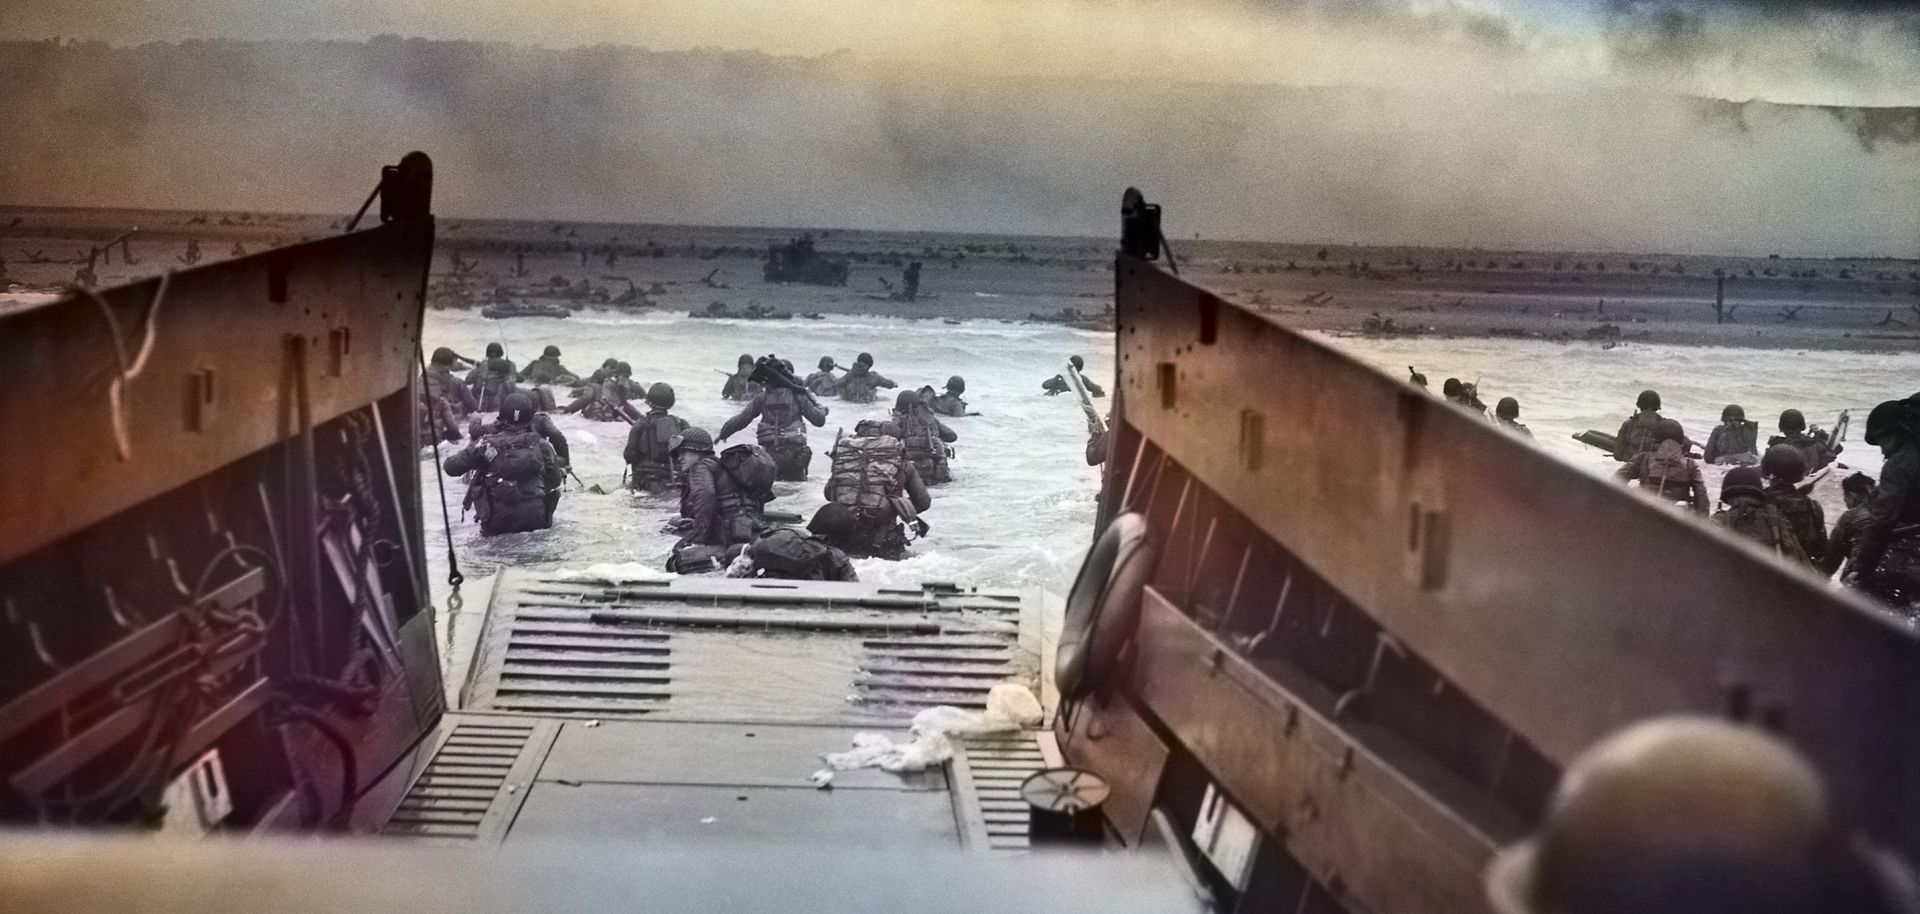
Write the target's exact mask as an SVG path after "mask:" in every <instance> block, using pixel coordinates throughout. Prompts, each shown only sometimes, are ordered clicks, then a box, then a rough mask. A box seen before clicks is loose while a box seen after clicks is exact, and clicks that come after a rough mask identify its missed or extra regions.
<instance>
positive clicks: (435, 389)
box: [420, 365, 480, 421]
mask: <svg viewBox="0 0 1920 914" xmlns="http://www.w3.org/2000/svg"><path fill="white" fill-rule="evenodd" d="M420 380H421V382H422V385H423V386H424V387H425V388H426V393H427V395H428V396H430V397H433V398H434V399H436V400H439V401H440V402H442V403H445V404H447V409H448V410H450V411H451V412H452V413H453V418H454V419H455V420H456V421H457V420H460V419H465V418H466V417H467V414H468V413H471V412H475V411H477V410H478V409H479V408H480V404H479V403H477V402H476V401H475V400H474V399H473V391H472V390H469V389H468V388H467V385H466V384H465V383H462V382H461V380H460V379H459V378H456V377H454V376H453V369H451V368H448V367H447V366H445V365H428V366H427V370H426V373H424V374H422V375H421V376H420Z"/></svg>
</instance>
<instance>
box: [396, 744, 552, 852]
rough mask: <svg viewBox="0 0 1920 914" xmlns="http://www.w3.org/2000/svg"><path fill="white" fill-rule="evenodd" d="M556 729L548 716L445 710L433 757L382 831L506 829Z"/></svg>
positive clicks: (442, 833) (469, 835)
mask: <svg viewBox="0 0 1920 914" xmlns="http://www.w3.org/2000/svg"><path fill="white" fill-rule="evenodd" d="M557 732H558V727H557V726H556V725H555V724H554V723H553V722H551V721H541V720H535V719H531V718H525V719H522V718H513V717H498V716H484V717H468V716H458V717H456V716H453V715H449V716H448V718H447V720H446V721H445V722H443V723H442V724H441V731H440V733H441V736H442V737H443V739H442V741H441V743H440V746H439V748H437V749H436V750H435V751H434V753H433V758H432V760H431V761H429V762H428V763H427V767H426V768H425V769H424V770H422V771H421V772H420V775H419V777H418V778H417V779H416V780H415V781H414V783H413V787H412V788H411V789H409V790H408V791H407V795H406V797H404V798H403V799H401V801H400V805H399V807H398V808H396V809H395V810H394V813H393V815H392V817H390V818H389V819H388V820H387V824H386V825H385V826H384V827H383V828H381V832H380V833H381V834H383V835H394V836H403V837H411V838H441V839H451V840H470V839H475V838H480V837H483V836H485V837H492V838H497V837H499V836H500V835H502V834H505V832H506V828H507V826H508V825H509V824H511V823H512V821H513V814H514V812H515V811H516V810H517V809H518V808H519V805H520V802H521V801H522V800H523V799H524V798H525V795H526V794H525V790H526V787H527V786H528V785H529V784H531V783H532V780H533V774H534V773H535V770H536V769H537V768H538V762H539V757H540V755H541V754H542V753H544V752H545V751H546V748H547V746H549V745H551V744H552V742H553V739H554V735H555V734H556V733H557Z"/></svg>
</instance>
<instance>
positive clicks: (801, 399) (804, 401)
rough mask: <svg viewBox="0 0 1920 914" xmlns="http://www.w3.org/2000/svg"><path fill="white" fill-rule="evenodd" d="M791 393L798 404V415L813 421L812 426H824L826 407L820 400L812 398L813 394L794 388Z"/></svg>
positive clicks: (825, 422)
mask: <svg viewBox="0 0 1920 914" xmlns="http://www.w3.org/2000/svg"><path fill="white" fill-rule="evenodd" d="M793 393H794V402H796V403H797V404H799V406H800V417H801V418H803V419H805V420H807V421H808V422H811V423H813V427H814V428H822V427H825V426H826V424H827V408H826V407H824V406H821V405H820V401H819V400H816V399H814V398H813V394H812V393H810V392H808V391H804V390H796V391H794V392H793Z"/></svg>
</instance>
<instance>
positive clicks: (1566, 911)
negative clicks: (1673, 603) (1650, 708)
mask: <svg viewBox="0 0 1920 914" xmlns="http://www.w3.org/2000/svg"><path fill="white" fill-rule="evenodd" d="M1486 889H1487V897H1488V900H1489V901H1490V902H1491V903H1492V906H1493V909H1494V910H1495V911H1496V912H1498V914H1810V912H1814V911H1821V912H1826V911H1833V912H1840V911H1845V912H1849V914H1896V912H1911V911H1913V910H1914V888H1913V880H1912V876H1911V874H1910V873H1909V872H1907V870H1906V868H1905V866H1904V865H1903V864H1901V863H1900V862H1899V861H1898V858H1896V857H1894V856H1893V855H1891V854H1887V853H1884V852H1881V851H1879V850H1876V849H1874V848H1872V847H1871V846H1869V845H1867V844H1865V843H1864V842H1863V841H1861V840H1860V839H1859V838H1857V837H1855V836H1851V835H1847V834H1845V833H1843V832H1842V831H1841V829H1840V828H1839V826H1838V825H1837V824H1836V822H1835V821H1834V816H1833V813H1832V810H1831V808H1830V806H1829V803H1828V799H1827V791H1826V786H1825V784H1824V783H1822V781H1821V779H1820V775H1819V773H1818V772H1816V771H1815V770H1814V768H1813V766H1812V765H1811V764H1810V763H1809V762H1808V761H1807V760H1806V759H1805V758H1804V757H1802V756H1801V755H1800V754H1799V753H1798V752H1795V751H1794V750H1793V749H1792V748H1791V747H1789V746H1788V745H1787V744H1785V743H1783V742H1781V741H1780V740H1778V739H1776V738H1774V737H1772V736H1770V735H1768V734H1767V733H1765V732H1764V731H1761V730H1759V729H1756V728H1753V727H1749V726H1744V725H1741V724H1735V723H1730V722H1727V721H1723V720H1717V719H1713V718H1706V717H1668V718H1660V719H1656V720H1651V721H1647V722H1644V723H1638V724H1634V725H1633V726H1630V727H1628V728H1626V729H1625V730H1622V731H1620V732H1618V733H1616V734H1614V735H1612V736H1610V737H1607V738H1606V739H1603V740H1601V741H1600V742H1599V743H1597V744H1595V745H1594V746H1593V747H1591V748H1589V749H1587V750H1586V751H1585V752H1583V753H1581V754H1580V755H1579V757H1578V758H1576V759H1574V761H1573V763H1572V764H1571V765H1569V766H1568V767H1567V771H1566V774H1565V775H1564V776H1563V777H1562V778H1561V779H1560V787H1559V789H1558V790H1557V791H1556V792H1555V794H1554V797H1553V801H1552V803H1551V804H1550V805H1549V806H1548V808H1547V813H1546V817H1545V821H1544V823H1543V824H1542V825H1541V828H1540V831H1539V832H1538V833H1537V834H1535V835H1534V836H1532V837H1530V838H1528V839H1526V840H1524V841H1521V842H1519V843H1517V844H1515V845H1513V846H1511V847H1508V848H1506V849H1504V850H1502V851H1500V852H1499V853H1498V854H1497V855H1495V857H1494V859H1493V862H1492V863H1491V864H1490V865H1489V866H1488V867H1487V871H1486Z"/></svg>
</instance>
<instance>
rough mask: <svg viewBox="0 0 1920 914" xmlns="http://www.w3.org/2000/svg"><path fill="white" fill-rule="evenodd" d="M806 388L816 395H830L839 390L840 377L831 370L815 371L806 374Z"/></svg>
mask: <svg viewBox="0 0 1920 914" xmlns="http://www.w3.org/2000/svg"><path fill="white" fill-rule="evenodd" d="M805 383H806V385H807V390H808V391H809V392H811V393H812V394H813V395H814V396H816V397H831V396H833V395H834V394H836V393H839V392H840V379H839V378H836V377H834V376H833V372H831V371H825V370H822V371H816V372H814V373H813V374H810V375H807V380H806V382H805Z"/></svg>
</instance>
